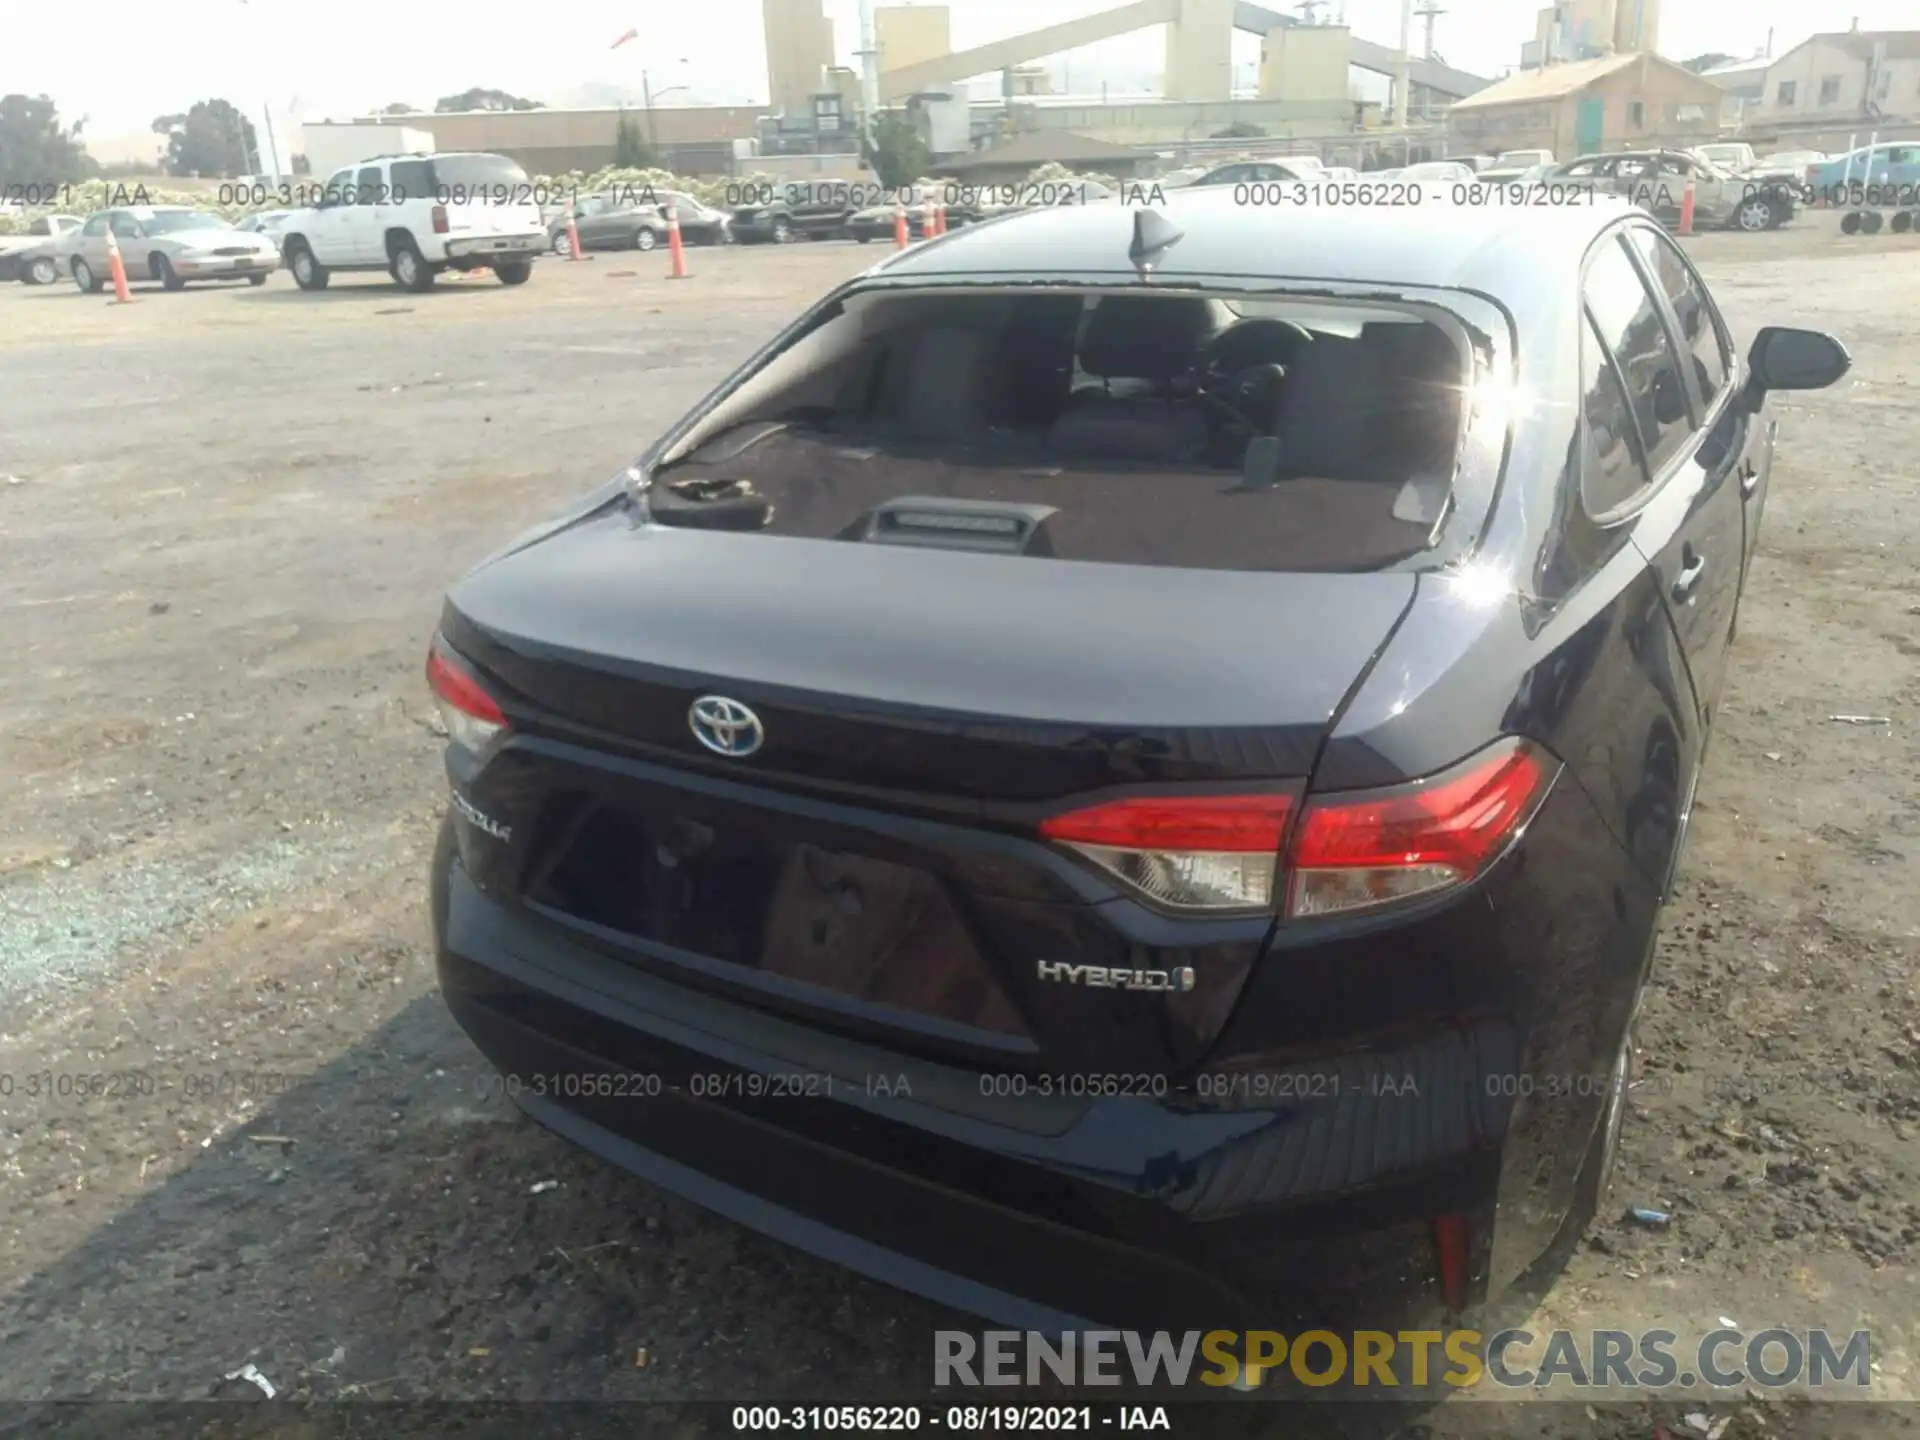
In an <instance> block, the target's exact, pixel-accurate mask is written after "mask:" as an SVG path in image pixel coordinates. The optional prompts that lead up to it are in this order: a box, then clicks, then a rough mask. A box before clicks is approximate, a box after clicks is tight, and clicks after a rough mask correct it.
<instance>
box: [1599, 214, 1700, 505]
mask: <svg viewBox="0 0 1920 1440" xmlns="http://www.w3.org/2000/svg"><path fill="white" fill-rule="evenodd" d="M1627 243H1628V242H1627V241H1626V240H1625V239H1624V238H1623V237H1621V236H1619V235H1617V234H1616V235H1614V236H1612V237H1610V238H1608V239H1606V240H1604V241H1603V242H1601V244H1600V245H1599V246H1598V247H1597V248H1596V249H1595V250H1594V252H1593V254H1592V256H1591V257H1590V258H1589V260H1588V262H1587V268H1586V275H1585V278H1584V281H1583V283H1582V291H1583V294H1584V296H1585V299H1586V304H1587V311H1588V313H1589V314H1590V315H1591V316H1592V317H1593V321H1594V326H1595V328H1596V329H1597V330H1598V332H1599V335H1600V338H1601V339H1602V340H1603V341H1604V342H1605V343H1606V346H1607V350H1608V352H1609V353H1610V355H1611V357H1612V359H1613V361H1614V363H1615V365H1617V366H1618V367H1619V371H1620V378H1621V380H1622V382H1623V383H1624V384H1625V386H1626V391H1627V403H1628V404H1629V405H1630V406H1631V407H1632V410H1633V414H1634V419H1635V421H1636V428H1637V430H1638V433H1639V437H1640V443H1641V447H1642V449H1643V451H1644V452H1645V454H1646V458H1647V466H1648V469H1649V470H1651V471H1652V472H1653V473H1654V474H1655V475H1656V476H1657V475H1658V474H1659V473H1660V469H1661V467H1662V466H1663V465H1664V464H1665V463H1666V462H1667V461H1668V460H1669V459H1671V458H1672V457H1673V455H1674V454H1675V452H1677V451H1678V450H1679V449H1680V448H1681V446H1683V445H1684V444H1685V443H1686V441H1687V437H1688V436H1690V435H1691V434H1692V433H1693V429H1694V417H1693V415H1692V412H1691V409H1690V407H1689V405H1688V402H1687V391H1686V385H1685V383H1684V382H1683V381H1682V379H1681V371H1680V365H1679V360H1678V357H1677V356H1676V355H1675V353H1674V348H1673V340H1672V337H1671V336H1669V335H1668V334H1667V327H1666V323H1665V322H1664V321H1663V320H1662V319H1661V318H1660V309H1659V306H1658V304H1657V303H1656V302H1655V300H1654V298H1653V296H1652V295H1651V294H1650V293H1649V292H1648V290H1647V287H1646V285H1645V284H1644V283H1642V281H1641V279H1640V271H1639V270H1638V269H1637V268H1636V267H1635V266H1634V263H1633V261H1632V260H1631V259H1630V258H1629V257H1628V255H1627V249H1626V246H1627Z"/></svg>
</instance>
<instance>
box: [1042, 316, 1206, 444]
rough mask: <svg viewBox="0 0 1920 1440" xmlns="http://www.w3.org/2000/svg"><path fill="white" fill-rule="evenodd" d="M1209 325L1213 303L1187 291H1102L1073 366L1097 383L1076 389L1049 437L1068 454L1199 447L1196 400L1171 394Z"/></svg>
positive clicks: (1201, 426)
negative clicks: (1095, 387) (1105, 294)
mask: <svg viewBox="0 0 1920 1440" xmlns="http://www.w3.org/2000/svg"><path fill="white" fill-rule="evenodd" d="M1213 330H1214V318H1213V310H1212V308H1211V307H1210V306H1209V305H1208V304H1207V302H1206V301H1205V300H1202V299H1200V298H1199V297H1198V296H1188V295H1107V296H1103V297H1102V298H1101V300H1100V302H1099V303H1098V304H1097V305H1095V306H1094V309H1093V314H1092V315H1091V316H1090V317H1089V318H1088V320H1087V326H1086V331H1085V333H1084V334H1083V335H1082V336H1081V339H1080V369H1081V371H1082V372H1084V373H1085V374H1087V375H1090V376H1092V377H1094V378H1095V379H1097V380H1099V381H1100V382H1101V383H1100V388H1099V389H1097V390H1096V389H1092V388H1085V389H1082V390H1080V391H1078V392H1077V393H1076V394H1075V395H1074V396H1073V398H1072V399H1071V400H1070V401H1069V402H1068V404H1067V409H1066V411H1065V413H1064V414H1062V415H1061V416H1060V418H1059V419H1058V420H1056V421H1055V422H1054V425H1053V428H1052V431H1051V432H1050V434H1049V437H1048V438H1049V441H1050V444H1051V445H1052V446H1053V447H1054V448H1057V449H1059V450H1063V451H1065V452H1067V453H1069V454H1073V455H1088V456H1100V457H1103V458H1113V459H1123V460H1136V459H1137V460H1158V461H1180V460H1190V459H1193V458H1195V457H1197V456H1199V455H1200V454H1202V453H1203V452H1204V451H1205V449H1206V444H1207V422H1206V417H1205V415H1204V414H1203V413H1202V412H1201V410H1200V407H1199V406H1198V405H1197V404H1195V403H1194V402H1193V401H1192V400H1190V399H1186V398H1183V397H1181V396H1178V395H1176V394H1175V393H1174V381H1175V380H1176V379H1177V378H1179V377H1180V376H1182V375H1185V374H1187V373H1188V372H1189V371H1190V370H1191V369H1192V368H1193V363H1194V360H1195V358H1196V357H1197V356H1198V355H1199V353H1200V350H1201V347H1202V346H1204V345H1205V344H1206V342H1207V341H1208V339H1210V338H1211V336H1212V334H1213Z"/></svg>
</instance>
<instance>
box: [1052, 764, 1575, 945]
mask: <svg viewBox="0 0 1920 1440" xmlns="http://www.w3.org/2000/svg"><path fill="white" fill-rule="evenodd" d="M1557 769H1558V764H1557V762H1555V761H1553V760H1552V759H1551V757H1549V756H1548V755H1546V753H1545V752H1543V751H1541V750H1540V749H1538V748H1537V747H1536V746H1534V745H1532V744H1530V743H1528V742H1527V741H1525V740H1519V739H1505V740H1501V741H1498V742H1496V743H1495V744H1493V745H1491V746H1489V747H1488V748H1487V749H1485V750H1482V751H1480V752H1479V753H1478V754H1476V755H1474V756H1472V757H1470V758H1469V759H1467V760H1465V761H1463V762H1461V763H1460V764H1459V765H1456V766H1454V767H1453V768H1452V769H1450V770H1446V771H1444V772H1442V773H1440V774H1438V775H1434V776H1430V777H1429V778H1427V779H1425V780H1421V781H1417V782H1415V783H1413V784H1410V785H1405V786H1399V787H1396V788H1394V789H1391V790H1377V791H1366V792H1357V793H1343V794H1329V795H1318V796H1312V797H1309V798H1308V800H1307V801H1306V803H1305V806H1304V808H1301V809H1299V813H1298V816H1297V817H1296V816H1295V814H1294V812H1295V810H1296V808H1297V807H1296V802H1295V801H1294V799H1293V797H1291V796H1289V795H1283V794H1275V795H1173V796H1152V797H1145V798H1132V799H1125V800H1115V801H1110V802H1108V803H1106V804H1102V805H1095V806H1092V807H1090V808H1088V809H1085V810H1073V811H1069V812H1068V813H1066V814H1064V815H1056V816H1053V817H1051V818H1050V819H1048V820H1045V821H1043V822H1042V823H1041V826H1040V833H1041V835H1042V836H1043V837H1044V838H1046V839H1049V840H1055V841H1058V842H1060V843H1061V844H1064V845H1066V846H1069V847H1070V848H1071V849H1073V850H1074V851H1075V852H1076V853H1078V854H1080V855H1083V856H1085V857H1086V858H1087V859H1088V860H1091V861H1092V862H1093V863H1094V864H1096V865H1098V866H1100V867H1101V868H1102V869H1103V870H1106V871H1107V872H1108V873H1109V874H1111V875H1113V876H1115V877H1116V878H1117V879H1120V880H1122V881H1124V882H1125V883H1127V884H1128V885H1130V886H1132V887H1133V888H1134V889H1136V890H1138V891H1140V892H1141V893H1142V894H1143V895H1144V896H1146V897H1147V898H1148V899H1150V900H1153V901H1155V902H1157V903H1159V904H1161V905H1165V906H1169V907H1173V908H1178V909H1191V910H1207V911H1228V910H1251V909H1262V910H1264V909H1270V908H1272V906H1273V902H1274V897H1275V891H1274V885H1275V879H1276V876H1278V875H1285V877H1286V886H1287V888H1286V907H1285V908H1286V913H1287V914H1288V915H1289V916H1290V917H1293V918H1296V919H1312V918H1314V917H1317V916H1322V915H1335V914H1352V913H1355V912H1357V911H1366V910H1373V909H1378V908H1380V907H1383V906H1388V905H1393V904H1397V903H1399V902H1401V901H1404V900H1410V899H1416V898H1419V897H1423V896H1431V895H1433V894H1434V893H1436V892H1439V891H1443V890H1447V889H1449V888H1452V887H1454V886H1458V885H1465V884H1467V883H1469V882H1471V881H1472V880H1474V879H1476V878H1477V877H1478V876H1480V875H1481V874H1482V873H1484V872H1485V870H1486V869H1487V867H1488V866H1490V865H1491V864H1493V862H1494V861H1495V860H1497V859H1499V858H1500V856H1501V855H1502V854H1503V853H1504V852H1505V850H1506V848H1507V847H1508V846H1509V845H1510V844H1512V843H1513V841H1514V839H1515V837H1517V836H1518V835H1519V833H1520V831H1521V829H1522V828H1523V827H1524V826H1525V825H1526V823H1527V821H1528V820H1529V819H1530V818H1532V815H1533V813H1534V811H1535V810H1536V809H1537V808H1538V807H1539V804H1540V801H1541V800H1542V799H1543V798H1544V797H1545V795H1546V792H1547V787H1548V783H1549V782H1550V781H1551V780H1552V778H1553V775H1554V773H1555V771H1556V770H1557ZM1289 820H1292V821H1293V824H1292V826H1291V835H1290V836H1289V824H1288V822H1289ZM1283 843H1284V855H1283Z"/></svg>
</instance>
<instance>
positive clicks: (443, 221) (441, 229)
mask: <svg viewBox="0 0 1920 1440" xmlns="http://www.w3.org/2000/svg"><path fill="white" fill-rule="evenodd" d="M433 233H434V234H436V235H444V234H446V233H447V207H446V206H444V205H436V206H434V207H433Z"/></svg>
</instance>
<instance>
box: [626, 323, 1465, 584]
mask: <svg viewBox="0 0 1920 1440" xmlns="http://www.w3.org/2000/svg"><path fill="white" fill-rule="evenodd" d="M1471 358H1472V357H1471V352H1470V350H1469V348H1468V346H1467V345H1466V343H1465V342H1464V340H1463V338H1461V330H1460V327H1459V326H1458V325H1453V324H1449V323H1448V322H1447V320H1446V318H1445V316H1444V312H1439V311H1432V310H1428V309H1426V308H1424V307H1416V306H1414V305H1412V304H1406V305H1394V304H1387V303H1378V304H1376V303H1374V302H1372V301H1369V302H1367V303H1365V304H1361V303H1358V302H1351V301H1349V302H1334V301H1317V300H1308V299H1304V298H1303V299H1300V300H1297V301H1296V300H1292V299H1273V298H1267V297H1261V298H1259V299H1254V298H1251V297H1246V296H1234V295H1220V294H1200V293H1191V292H1189V293H1180V292H1173V291H1163V290H1157V289H1156V290H1155V291H1152V292H1150V293H1142V292H1141V291H1140V290H1139V289H1138V288H1134V289H1131V290H1126V291H1118V290H1115V291H1106V292H1100V291H1091V290H1084V289H1077V290H1067V289H1057V288H1056V289H1048V290H1038V289H1028V290H1022V291H1014V292H1004V293H993V292H983V291H978V290H971V289H970V290H968V291H967V292H966V293H954V292H952V291H947V292H941V291H937V290H922V291H915V292H908V293H898V292H895V293H878V292H866V293H858V292H856V293H855V294H852V295H849V296H847V297H844V298H843V299H842V300H841V301H840V302H839V303H838V304H836V305H834V306H831V307H829V308H828V309H827V310H825V311H823V312H822V313H821V314H820V315H819V316H817V317H815V320H814V322H813V323H812V325H811V326H810V328H806V329H804V330H803V332H802V333H801V334H800V335H799V336H798V338H797V339H795V340H794V341H793V342H791V343H790V344H788V345H787V346H786V347H785V348H784V349H782V350H781V351H779V352H777V353H776V354H775V355H774V356H773V357H772V358H770V359H769V360H768V361H767V362H765V363H764V364H763V365H762V366H761V367H760V368H759V369H757V370H755V371H753V372H751V373H749V374H748V375H747V376H745V377H744V378H743V380H742V381H741V382H740V383H739V384H737V385H736V386H735V387H734V389H733V390H732V391H731V392H729V393H728V394H726V395H725V396H723V397H722V398H721V399H720V400H719V402H718V403H717V404H716V405H715V406H714V407H713V408H712V409H711V410H710V411H709V412H708V413H707V414H706V415H704V416H702V417H701V418H700V419H699V420H698V421H697V422H695V424H694V425H693V426H691V427H690V428H689V430H688V431H687V432H686V433H685V434H684V435H683V436H682V437H680V439H679V440H678V441H677V442H676V443H675V444H673V445H672V446H671V447H670V448H669V449H668V450H667V451H666V452H664V454H663V456H662V459H661V462H660V463H658V464H656V466H655V467H654V469H653V471H652V473H651V477H650V485H649V488H648V491H647V496H648V506H649V510H650V513H651V518H652V519H653V520H654V521H656V522H658V523H662V524H667V525H690V526H699V527H702V528H716V529H729V530H740V531H766V532H768V533H773V534H781V535H792V536H805V537H810V538H816V539H840V540H847V541H855V542H860V543H867V544H894V545H921V546H939V547H942V548H960V549H970V550H978V551H997V552H1001V553H1017V554H1026V555H1035V556H1048V557H1053V558H1058V559H1070V560H1095V561H1108V562H1117V563H1128V564H1152V565H1176V566H1182V567H1189V568H1211V569H1234V570H1371V569H1377V568H1381V567H1384V566H1388V565H1393V564H1398V563H1401V562H1404V561H1407V560H1411V559H1413V558H1414V557H1417V556H1418V555H1420V554H1421V552H1423V551H1425V550H1426V549H1428V548H1430V547H1431V546H1432V545H1433V544H1434V542H1435V541H1436V540H1437V539H1438V537H1439V534H1440V531H1441V529H1442V527H1443V525H1444V523H1445V521H1446V520H1447V518H1448V515H1449V513H1450V511H1451V508H1452V499H1453V477H1454V474H1455V470H1456V468H1457V463H1458V458H1459V454H1460V449H1461V440H1462V431H1463V425H1464V413H1465V407H1464V406H1463V404H1462V397H1463V395H1464V394H1465V393H1466V387H1467V383H1468V378H1469V377H1470V375H1471V374H1472V371H1471V369H1470V361H1471Z"/></svg>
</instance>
